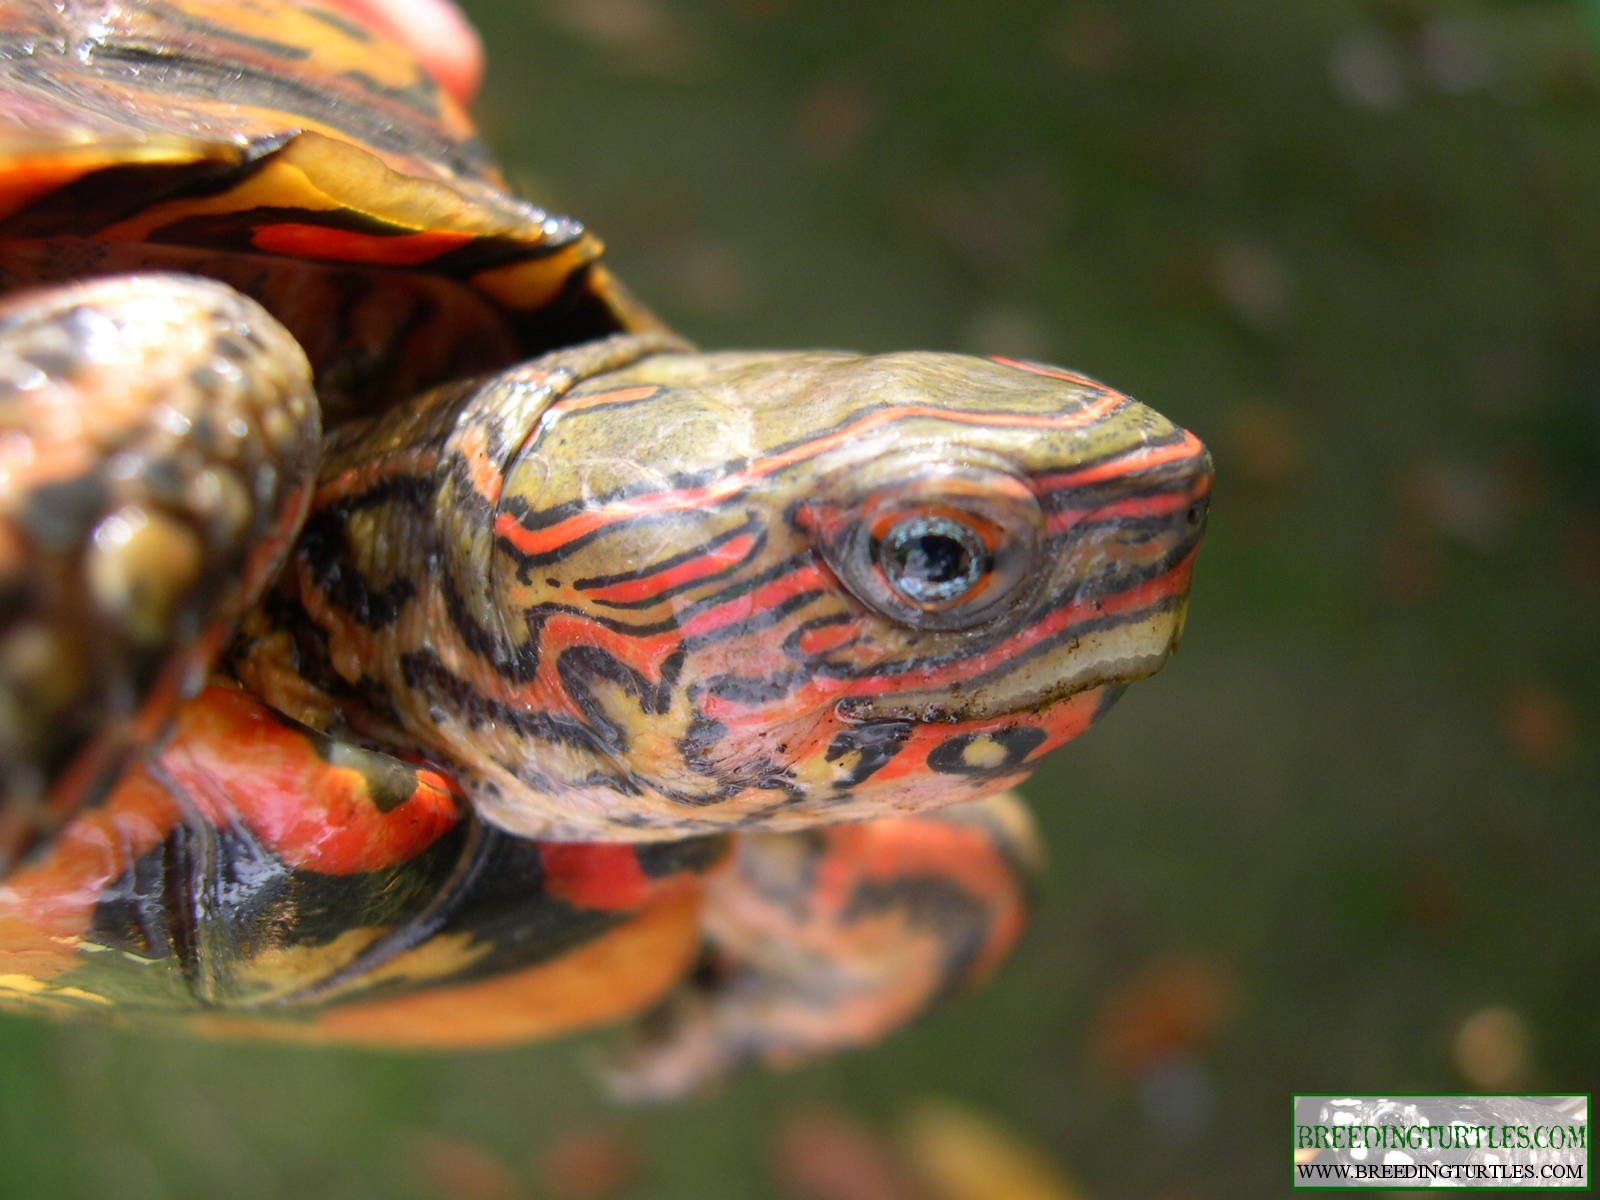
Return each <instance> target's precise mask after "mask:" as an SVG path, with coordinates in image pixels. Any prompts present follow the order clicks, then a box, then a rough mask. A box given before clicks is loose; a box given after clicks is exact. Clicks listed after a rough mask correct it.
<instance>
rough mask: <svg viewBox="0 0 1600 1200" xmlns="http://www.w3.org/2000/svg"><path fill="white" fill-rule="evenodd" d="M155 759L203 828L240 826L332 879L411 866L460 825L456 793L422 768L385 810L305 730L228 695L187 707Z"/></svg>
mask: <svg viewBox="0 0 1600 1200" xmlns="http://www.w3.org/2000/svg"><path fill="white" fill-rule="evenodd" d="M159 761H160V765H161V767H162V768H163V769H164V770H165V771H167V772H168V773H169V774H170V775H171V776H172V778H173V779H174V780H175V781H176V782H177V783H178V784H179V785H180V786H182V787H183V788H184V789H185V791H186V792H187V793H188V795H189V796H190V797H191V798H192V799H193V801H194V803H195V804H196V805H197V806H198V807H199V808H200V810H201V812H202V813H203V814H204V816H205V817H206V819H207V820H209V821H213V822H215V823H216V824H218V825H223V824H227V823H229V822H230V821H234V820H238V821H240V822H241V823H242V824H244V825H245V826H246V827H247V828H248V829H249V830H250V831H251V833H253V834H254V835H255V836H256V837H257V838H258V839H260V841H261V843H262V845H263V846H265V847H266V848H267V849H269V850H271V851H272V852H273V853H274V854H276V855H278V857H280V858H282V859H283V860H284V861H285V862H286V863H288V864H289V865H290V866H292V867H298V868H304V869H307V870H312V871H321V872H323V873H325V874H329V875H355V874H359V873H361V872H363V871H376V870H380V869H382V868H384V867H391V866H394V865H396V864H398V863H402V862H405V861H406V860H408V859H411V858H415V857H416V856H417V855H418V854H421V853H422V852H423V851H424V850H426V849H427V848H428V847H429V846H431V845H432V844H433V843H434V842H436V841H437V840H438V839H439V838H440V837H442V836H444V834H445V833H447V832H449V830H450V829H452V828H453V827H454V826H455V824H456V822H457V821H459V820H460V819H461V811H460V806H459V802H458V800H457V797H456V793H455V789H454V785H453V784H452V783H451V782H450V781H449V780H448V779H446V778H445V777H444V776H442V775H440V774H438V773H437V772H434V771H430V770H427V769H425V768H421V767H417V768H415V775H416V784H415V789H414V790H413V792H412V793H411V795H410V796H409V797H407V798H406V799H405V800H403V801H402V802H401V803H399V804H397V805H395V806H394V807H392V808H390V809H389V810H388V811H387V812H385V811H384V810H383V809H381V808H379V807H378V805H377V804H376V803H375V802H374V799H373V796H372V795H371V793H370V791H369V789H368V783H367V779H366V778H365V777H364V776H363V775H362V773H361V771H359V770H356V769H354V768H352V767H345V766H335V765H333V764H332V763H329V762H328V761H326V760H325V759H323V758H322V757H321V756H320V755H319V754H318V753H317V751H316V748H315V747H314V746H313V744H312V742H311V740H310V735H309V734H308V733H307V731H304V730H301V729H299V728H297V727H295V726H293V725H290V724H289V723H287V722H286V721H285V720H284V719H283V718H281V717H279V716H278V715H277V714H276V713H274V712H273V711H272V710H271V709H269V708H268V707H267V706H266V705H264V704H262V703H260V702H259V701H257V700H255V699H253V698H252V697H250V696H248V695H246V694H245V693H244V692H241V691H239V690H237V689H235V688H228V687H216V686H214V687H209V688H207V689H206V690H205V691H204V692H202V693H201V694H200V695H199V696H198V697H196V698H195V699H194V700H192V701H190V702H189V703H187V704H185V705H184V706H183V708H182V709H180V710H179V713H178V722H177V729H176V731H175V734H174V737H173V740H172V742H171V744H170V745H169V746H168V747H167V749H166V750H165V751H164V752H163V753H162V754H161V757H160V760H159Z"/></svg>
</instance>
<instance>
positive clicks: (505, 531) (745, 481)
mask: <svg viewBox="0 0 1600 1200" xmlns="http://www.w3.org/2000/svg"><path fill="white" fill-rule="evenodd" d="M1126 399H1127V398H1126V397H1125V396H1123V395H1122V393H1120V392H1113V391H1110V390H1104V389H1103V390H1102V395H1101V396H1100V398H1099V399H1097V400H1095V401H1093V402H1091V403H1089V404H1086V405H1084V406H1083V408H1081V409H1079V410H1078V411H1077V412H1071V413H1061V414H1058V415H1054V416H1032V415H1028V414H1024V413H965V412H958V411H952V410H950V409H943V408H934V407H932V406H930V405H921V404H908V405H905V406H903V407H897V408H885V409H880V410H879V411H878V412H875V413H871V414H869V415H868V416H865V417H863V418H862V419H861V420H859V421H856V422H854V423H852V424H850V425H847V426H845V427H844V428H843V429H838V430H835V431H834V432H833V433H830V434H826V435H824V436H822V437H819V438H814V439H812V440H811V441H809V442H804V443H802V444H801V445H798V446H792V447H790V448H789V449H788V450H784V451H782V452H780V453H778V454H771V455H768V456H767V457H766V458H761V459H757V460H756V461H755V462H752V463H751V464H750V465H749V466H747V467H745V468H744V470H742V471H737V472H735V473H733V474H731V475H726V476H724V477H723V478H721V479H719V480H717V481H716V482H715V483H711V484H707V485H706V486H704V487H697V488H685V489H683V490H681V491H676V492H651V493H647V494H645V495H641V496H630V497H628V498H626V499H621V500H613V501H611V502H610V503H608V504H602V505H599V506H597V507H595V508H593V509H590V510H589V511H588V512H584V513H579V514H578V515H577V516H573V517H568V518H567V519H566V520H564V521H557V522H556V523H555V524H553V525H549V526H546V527H544V528H542V529H529V528H527V527H526V526H524V525H523V524H522V523H521V522H520V521H519V520H517V518H516V517H514V516H512V515H511V514H510V513H502V514H501V515H500V516H499V518H498V519H497V520H496V521H495V532H496V533H497V534H499V535H500V536H501V537H503V538H505V539H506V541H507V542H509V543H510V544H511V545H512V546H514V547H516V548H517V549H518V550H520V551H522V552H523V553H524V554H549V553H551V552H553V551H557V550H559V549H560V548H561V547H562V546H564V545H566V544H567V543H568V542H570V541H573V540H574V539H576V538H580V537H583V536H584V535H585V534H588V533H592V532H594V531H595V530H596V529H599V528H601V527H603V526H606V525H612V524H616V523H618V522H621V521H626V520H629V519H630V518H633V517H640V516H653V515H656V514H658V513H666V512H685V511H688V510H690V509H699V508H707V507H710V506H712V505H715V504H720V503H722V502H723V501H724V500H728V499H731V498H732V497H734V496H736V495H738V494H739V493H740V492H741V491H743V490H744V489H745V488H747V487H749V486H750V485H751V484H753V483H755V482H756V481H758V480H760V479H764V478H765V477H766V476H768V475H771V474H772V473H773V472H775V471H780V470H782V469H783V468H784V467H788V466H793V465H794V464H795V463H798V462H804V461H805V460H806V459H808V458H815V457H816V456H817V455H819V454H823V453H826V452H827V451H829V450H833V449H837V448H838V447H840V446H845V445H848V444H850V443H851V442H855V441H859V440H860V439H861V438H862V437H863V436H864V435H865V434H868V433H870V432H872V431H873V430H874V429H878V428H880V427H881V426H884V425H889V424H893V423H894V422H895V421H901V420H906V419H908V418H917V417H926V418H929V419H932V420H940V421H950V422H952V423H956V424H966V425H990V426H997V427H1003V428H1010V429H1077V428H1081V427H1082V426H1084V425H1092V424H1094V423H1095V422H1096V421H1099V420H1101V419H1103V418H1104V417H1105V416H1106V415H1107V414H1109V413H1110V412H1112V411H1113V410H1114V409H1115V408H1116V407H1117V406H1118V405H1120V404H1122V403H1123V402H1124V401H1125V400H1126Z"/></svg>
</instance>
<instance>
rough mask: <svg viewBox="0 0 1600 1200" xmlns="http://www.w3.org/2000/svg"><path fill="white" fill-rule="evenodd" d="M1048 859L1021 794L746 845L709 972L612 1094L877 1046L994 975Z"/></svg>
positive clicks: (623, 1070) (627, 1060)
mask: <svg viewBox="0 0 1600 1200" xmlns="http://www.w3.org/2000/svg"><path fill="white" fill-rule="evenodd" d="M1038 859H1039V851H1038V847H1037V843H1036V840H1035V837H1034V833H1033V825H1032V820H1031V818H1030V817H1029V815H1028V813H1027V810H1026V809H1025V808H1024V807H1023V805H1022V803H1021V801H1020V800H1019V799H1018V798H1017V797H1016V796H1015V795H1014V794H1012V793H1000V794H998V795H994V796H989V797H986V798H984V799H981V800H975V801H970V802H967V803H963V804H955V805H951V806H950V807H948V808H944V809H941V810H939V811H937V812H933V813H928V814H924V815H921V816H916V817H903V818H895V819H889V820H879V821H864V822H861V823H858V824H848V825H833V826H828V827H824V828H820V829H816V830H808V831H806V832H803V833H767V834H746V835H743V836H742V837H741V838H740V839H739V841H738V844H737V846H736V848H735V850H734V854H733V861H732V862H731V864H730V865H729V867H728V869H727V870H725V871H724V872H722V873H721V874H720V875H718V876H715V877H713V878H712V880H711V881H710V882H709V884H708V889H707V896H706V915H705V918H704V920H705V931H706V936H707V940H708V942H709V944H710V946H711V951H712V954H711V959H710V961H709V962H708V964H707V966H706V969H705V970H704V971H702V972H701V973H700V974H699V975H698V976H697V977H696V978H695V979H694V980H693V981H692V982H690V983H688V984H686V985H684V986H683V987H682V988H680V989H679V990H678V991H677V992H676V993H675V994H674V995H673V996H671V997H670V998H669V999H668V1001H667V1002H666V1003H665V1004H664V1005H662V1006H661V1007H660V1008H659V1009H657V1010H656V1011H655V1012H654V1013H652V1014H650V1015H649V1016H648V1017H646V1018H645V1019H644V1020H643V1021H642V1022H641V1023H640V1025H639V1026H638V1029H637V1036H636V1037H635V1039H634V1042H633V1044H632V1045H631V1046H630V1047H629V1048H628V1049H627V1050H626V1051H625V1053H624V1055H623V1056H622V1059H621V1060H620V1061H619V1062H618V1063H617V1064H615V1066H614V1067H613V1068H612V1070H611V1071H610V1074H609V1080H608V1082H609V1083H610V1084H611V1086H612V1088H613V1090H614V1091H615V1092H616V1093H617V1094H618V1095H619V1096H621V1097H623V1098H626V1099H632V1100H663V1099H670V1098H674V1097H677V1096H681V1095H684V1094H686V1093H689V1092H692V1091H695V1090H698V1089H701V1088H704V1087H706V1086H707V1085H710V1084H713V1083H715V1082H716V1081H717V1080H719V1079H721V1078H722V1077H723V1076H725V1075H727V1074H728V1073H729V1072H730V1071H732V1070H734V1069H736V1068H738V1067H740V1066H742V1065H744V1064H746V1063H752V1062H760V1063H763V1064H765V1065H767V1066H770V1067H787V1066H792V1065H796V1064H799V1063H802V1062H805V1061H807V1060H810V1059H813V1058H817V1057H820V1056H822V1055H825V1054H828V1053H830V1052H832V1051H835V1050H840V1049H845V1048H848V1047H854V1046H864V1045H868V1044H870V1043H872V1042H875V1041H877V1040H879V1039H880V1038H882V1037H884V1036H885V1035H887V1034H888V1033H890V1032H892V1031H893V1030H895V1029H897V1028H899V1027H900V1026H901V1025H904V1024H906V1023H907V1022H908V1021H910V1020H912V1019H914V1018H915V1017H917V1016H919V1015H920V1014H921V1013H923V1012H924V1011H926V1010H927V1009H928V1008H929V1007H930V1006H931V1005H933V1004H934V1003H936V1002H937V1001H939V1000H941V999H943V998H944V997H946V996H949V995H951V994H952V993H955V992H958V991H963V990H965V989H967V988H970V987H974V986H976V985H978V984H980V983H982V982H983V981H984V980H985V979H987V978H988V977H989V976H990V975H991V974H992V973H993V972H994V970H995V968H996V967H997V966H998V965H999V964H1000V962H1001V961H1002V960H1003V959H1004V958H1005V956H1006V954H1007V953H1008V952H1009V951H1010V949H1011V947H1012V946H1013V945H1014V944H1015V943H1016V940H1017V938H1018V937H1019V936H1020V934H1021V933H1022V929H1023V927H1024V925H1025V923H1026V919H1027V891H1028V880H1029V877H1030V876H1031V875H1032V873H1033V870H1034V869H1035V867H1036V866H1037V863H1038Z"/></svg>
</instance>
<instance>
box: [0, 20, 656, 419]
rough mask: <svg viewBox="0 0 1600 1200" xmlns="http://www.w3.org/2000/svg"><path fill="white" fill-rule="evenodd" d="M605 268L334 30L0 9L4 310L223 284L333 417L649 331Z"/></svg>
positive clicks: (389, 72)
mask: <svg viewBox="0 0 1600 1200" xmlns="http://www.w3.org/2000/svg"><path fill="white" fill-rule="evenodd" d="M600 250H601V246H600V243H599V242H598V241H597V240H596V239H595V238H594V237H593V236H592V235H591V234H589V233H588V232H587V231H586V230H585V229H584V228H583V226H582V225H581V224H579V223H578V222H576V221H574V220H571V219H570V218H566V217H561V216H554V215H552V214H549V213H547V212H545V211H544V210H542V209H540V208H538V207H536V206H534V205H532V204H529V203H527V202H525V201H523V200H521V199H518V198H517V197H516V196H514V195H512V194H511V193H510V192H509V191H508V190H507V189H506V186H505V181H504V179H503V178H502V177H501V175H500V173H499V170H498V169H497V168H496V166H495V165H494V162H493V161H492V159H491V158H490V157H489V155H488V152H487V151H486V150H485V148H484V146H483V144H482V142H481V141H480V139H479V138H478V136H477V133H476V131H475V130H474V129H473V127H472V125H471V123H470V121H469V120H468V118H467V117H466V115H465V114H464V113H463V112H462V111H461V109H460V108H459V106H457V105H456V104H455V103H454V101H453V100H452V99H451V98H450V97H449V96H447V95H445V94H444V93H442V92H441V91H440V90H439V89H438V88H437V87H436V86H435V85H434V83H433V81H432V80H431V79H430V78H429V77H428V76H427V75H426V74H425V73H424V72H423V71H422V70H421V69H420V68H419V67H418V66H417V65H416V63H415V62H414V61H413V60H412V58H411V57H410V56H409V55H408V54H407V53H406V52H405V51H404V50H402V49H401V48H399V47H398V46H396V45H394V44H393V43H391V42H389V41H387V40H385V38H383V37H382V36H381V35H379V34H377V33H375V32H373V31H371V30H369V29H366V28H364V27H362V26H361V25H359V24H357V23H355V22H354V21H353V20H352V19H351V18H350V17H349V16H348V15H345V14H343V13H341V12H337V11H335V10H333V9H330V8H327V7H322V6H319V5H317V4H297V3H286V2H284V0H230V2H226V3H217V2H216V0H151V2H149V3H142V4H129V3H126V2H122V0H17V2H13V3H7V4H5V5H4V6H0V292H5V291H12V290H16V289H18V288H20V287H25V286H30V285H34V284H39V283H54V282H61V281H65V280H72V279H80V278H84V277H87V276H92V275H99V274H113V273H122V272H126V271H128V270H130V269H141V268H159V269H176V270H181V271H185V272H188V273H193V274H202V275H209V276H212V277H215V278H219V279H222V280H223V281H224V282H227V283H229V284H231V285H233V286H234V287H236V288H238V289H239V290H241V291H244V292H245V293H246V294H248V295H251V296H252V297H253V298H255V299H257V300H259V301H261V302H262V303H263V304H264V305H265V306H266V307H267V308H268V309H269V310H270V311H271V312H273V314H274V315H275V316H277V317H278V318H279V319H280V320H281V321H283V323H284V324H285V325H286V326H287V327H288V328H289V330H290V332H292V333H294V334H295V335H296V337H297V338H299V339H300V341H301V343H302V345H303V346H304V347H305V349H306V351H307V354H308V356H309V357H310V359H311V362H312V366H313V369H314V371H315V372H316V377H317V383H318V391H319V394H321V396H322V399H323V403H324V408H325V410H326V413H327V415H328V416H329V417H330V418H331V419H332V420H333V421H334V422H335V423H336V422H337V421H338V420H339V419H341V418H342V417H343V416H345V415H347V413H348V412H349V411H350V410H351V409H352V408H354V409H357V410H367V411H370V410H371V408H373V407H375V406H382V405H383V404H386V403H388V402H390V401H393V400H396V399H399V398H402V397H403V396H405V395H409V394H413V393H414V392H415V391H417V390H419V389H420V388H423V387H426V386H429V385H431V384H434V383H439V382H442V381H444V380H445V379H448V378H451V377H456V376H460V375H464V374H471V373H477V372H480V371H484V370H491V369H494V368H497V367H500V366H503V365H506V364H507V363H508V362H511V361H516V360H518V359H521V358H525V357H527V356H529V355H530V354H534V353H538V352H541V351H544V350H547V349H550V348H552V347H556V346H562V345H568V344H573V343H576V342H581V341H586V340H589V339H591V338H593V337H598V336H603V335H605V334H609V333H615V332H623V331H644V330H649V329H656V328H659V323H658V322H657V321H656V319H655V318H654V317H653V316H651V315H650V314H649V313H648V312H646V311H645V310H644V309H643V308H641V307H640V306H639V305H638V304H637V303H635V302H634V301H633V300H632V299H631V298H629V297H628V296H627V295H626V294H625V293H624V292H623V291H622V290H621V289H620V288H619V287H618V286H617V285H616V283H615V281H614V280H612V279H611V278H610V276H609V275H608V274H607V273H606V272H605V271H604V269H603V268H601V267H600V266H599V265H598V264H597V259H598V257H599V255H600ZM397 281H403V282H397Z"/></svg>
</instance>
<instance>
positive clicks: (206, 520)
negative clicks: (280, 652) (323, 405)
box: [0, 274, 321, 875]
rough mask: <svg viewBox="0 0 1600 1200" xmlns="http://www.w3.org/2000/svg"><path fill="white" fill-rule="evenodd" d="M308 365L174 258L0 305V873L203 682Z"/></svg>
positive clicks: (264, 323)
mask: <svg viewBox="0 0 1600 1200" xmlns="http://www.w3.org/2000/svg"><path fill="white" fill-rule="evenodd" d="M320 444H321V428H320V415H319V411H318V407H317V401H316V396H315V394H314V393H313V391H312V387H311V371H310V368H309V366H308V365H307V363H306V358H305V355H304V354H303V353H301V350H300V347H299V346H298V345H297V344H296V343H295V341H294V339H293V338H292V337H291V336H290V335H289V334H288V332H287V331H286V330H285V329H284V328H283V327H282V326H281V325H280V324H279V323H278V322H277V321H276V320H274V319H273V318H272V317H271V316H270V315H269V314H268V313H267V312H266V310H265V309H263V308H261V306H260V305H258V304H256V303H255V302H254V301H252V300H250V299H248V298H246V297H244V296H242V295H240V294H239V293H238V292H235V291H234V290H233V289H231V288H228V287H226V286H224V285H222V284H218V283H214V282H211V281H209V280H203V279H197V278H192V277H189V276H182V275H156V274H152V275H132V276H121V277H114V278H106V279H100V280H95V281H93V282H91V283H86V284H82V285H75V286H68V287H52V288H41V289H37V290H31V291H25V292H20V293H15V294H13V295H11V296H9V297H8V298H6V299H5V300H4V301H3V302H0V875H3V874H4V873H5V870H6V867H7V865H8V864H9V862H10V861H11V860H13V859H14V858H15V857H16V856H17V855H19V854H20V853H22V852H23V851H24V850H25V849H26V848H27V847H28V846H29V845H30V844H31V843H32V842H34V841H35V840H37V839H39V838H40V837H42V836H44V835H46V834H47V833H49V832H50V831H52V830H53V829H56V828H59V827H60V825H61V824H62V823H63V822H64V821H65V820H66V819H68V818H69V817H70V816H71V815H72V814H73V813H74V812H75V811H77V810H78V809H79V808H81V807H83V806H85V805H87V804H90V803H93V802H95V801H97V800H99V799H100V798H101V797H103V795H104V794H105V792H106V790H107V789H108V788H109V787H110V786H111V784H113V783H114V782H115V781H116V779H117V778H118V777H119V775H120V774H121V773H122V770H123V768H124V767H125V766H126V765H127V763H128V762H129V761H131V758H132V756H133V755H135V754H136V753H137V752H139V751H140V750H141V749H143V748H144V747H145V746H146V745H148V744H149V743H150V742H151V741H152V740H153V739H154V738H155V737H156V736H157V735H158V734H159V733H160V731H161V730H162V728H163V727H164V726H165V725H166V722H167V720H168V718H169V717H170V714H171V712H172V709H173V707H174V706H175V705H176V703H177V701H178V700H179V699H180V698H181V697H182V696H184V695H188V694H193V693H194V692H195V691H196V690H198V688H199V687H200V685H201V684H202V683H203V681H204V678H205V674H206V671H207V668H208V667H209V665H210V663H211V660H212V659H213V658H214V657H215V655H216V653H217V651H218V650H219V649H220V648H221V646H222V645H223V644H225V642H226V640H227V638H228V636H229V634H230V632H231V629H232V627H233V624H234V622H235V619H236V618H237V616H238V615H239V613H240V612H241V611H242V610H243V608H244V607H245V606H246V605H247V604H249V603H250V601H251V599H252V598H253V597H254V596H255V594H256V593H257V592H258V591H259V590H260V589H261V587H262V586H263V585H264V584H265V582H266V580H267V579H269V578H270V577H271V575H272V574H273V572H274V571H276V569H277V566H278V563H279V561H280V560H281V558H282V555H283V553H284V552H285V550H286V548H287V546H288V544H289V543H290V541H291V540H292V538H293V536H294V533H295V531H296V529H297V528H298V527H299V524H300V522H301V520H302V518H303V515H304V511H305V506H306V503H307V501H308V499H309V490H310V484H311V480H312V478H313V472H314V470H315V465H316V460H317V455H318V452H319V449H320Z"/></svg>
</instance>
